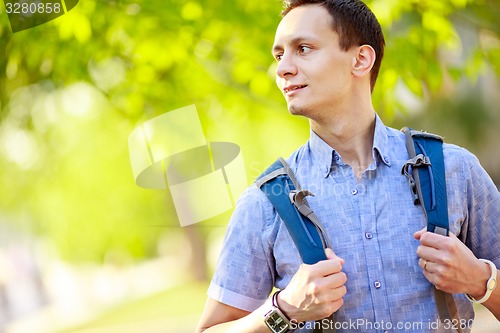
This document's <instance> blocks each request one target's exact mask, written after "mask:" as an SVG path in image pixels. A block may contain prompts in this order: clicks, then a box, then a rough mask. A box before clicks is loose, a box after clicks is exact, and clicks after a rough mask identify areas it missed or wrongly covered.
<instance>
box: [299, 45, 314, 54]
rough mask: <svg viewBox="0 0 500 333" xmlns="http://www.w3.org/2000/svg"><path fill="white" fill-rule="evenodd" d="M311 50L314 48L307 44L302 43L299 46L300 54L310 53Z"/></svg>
mask: <svg viewBox="0 0 500 333" xmlns="http://www.w3.org/2000/svg"><path fill="white" fill-rule="evenodd" d="M311 50H312V48H310V47H309V46H307V45H300V46H299V53H300V54H308V53H309V52H311Z"/></svg>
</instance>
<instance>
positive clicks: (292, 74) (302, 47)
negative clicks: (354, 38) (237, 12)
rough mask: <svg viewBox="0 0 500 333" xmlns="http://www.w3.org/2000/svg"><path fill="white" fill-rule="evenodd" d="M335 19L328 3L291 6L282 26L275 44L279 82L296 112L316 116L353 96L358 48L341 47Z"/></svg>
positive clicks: (292, 109)
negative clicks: (331, 14)
mask: <svg viewBox="0 0 500 333" xmlns="http://www.w3.org/2000/svg"><path fill="white" fill-rule="evenodd" d="M331 20H332V18H331V16H330V14H329V13H328V11H327V9H325V8H324V7H322V6H319V5H305V6H301V7H297V8H295V9H293V10H291V11H290V12H289V13H288V14H287V15H286V16H285V17H284V18H283V20H282V21H281V23H280V24H279V26H278V29H277V31H276V37H275V41H274V46H273V55H274V57H275V58H276V60H277V61H278V67H277V70H276V83H277V85H278V87H279V88H280V90H281V91H282V92H283V95H284V96H285V99H286V101H287V103H288V110H289V111H290V112H291V113H292V114H300V115H304V116H307V117H310V118H313V119H314V118H315V117H317V116H318V115H325V114H328V113H330V111H331V110H335V109H336V108H337V107H339V106H342V104H344V103H347V101H348V99H349V97H350V96H351V94H350V91H351V85H352V84H353V83H352V67H353V65H354V62H355V58H356V54H355V52H356V50H355V48H352V49H351V50H348V51H344V50H342V49H340V47H339V37H338V35H337V33H335V32H334V31H333V30H332V28H331Z"/></svg>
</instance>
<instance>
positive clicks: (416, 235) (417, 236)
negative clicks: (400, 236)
mask: <svg viewBox="0 0 500 333" xmlns="http://www.w3.org/2000/svg"><path fill="white" fill-rule="evenodd" d="M425 232H427V228H426V227H424V228H422V229H420V230H419V231H417V232H416V233H414V234H413V237H414V238H415V239H416V240H420V237H422V235H423V234H424V233H425Z"/></svg>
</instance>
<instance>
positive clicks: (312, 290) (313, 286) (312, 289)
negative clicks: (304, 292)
mask: <svg viewBox="0 0 500 333" xmlns="http://www.w3.org/2000/svg"><path fill="white" fill-rule="evenodd" d="M308 290H309V294H310V295H317V294H319V292H320V290H321V286H320V285H319V283H318V282H316V281H313V282H310V283H309V286H308Z"/></svg>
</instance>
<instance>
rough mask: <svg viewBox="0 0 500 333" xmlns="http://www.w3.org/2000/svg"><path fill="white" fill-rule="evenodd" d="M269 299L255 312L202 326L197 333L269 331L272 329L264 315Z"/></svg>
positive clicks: (255, 332) (256, 332)
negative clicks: (231, 319) (265, 321)
mask: <svg viewBox="0 0 500 333" xmlns="http://www.w3.org/2000/svg"><path fill="white" fill-rule="evenodd" d="M268 302H269V301H267V302H266V303H265V304H264V305H262V306H261V307H260V308H258V309H257V310H255V311H254V312H252V313H250V314H248V315H246V316H245V317H242V318H240V319H236V320H233V321H228V322H223V323H219V324H215V325H212V326H211V327H208V328H203V327H202V328H200V329H198V330H197V333H200V332H203V333H269V332H270V330H269V328H268V327H267V326H266V324H265V323H264V315H265V312H266V310H268V309H269V304H268Z"/></svg>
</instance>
